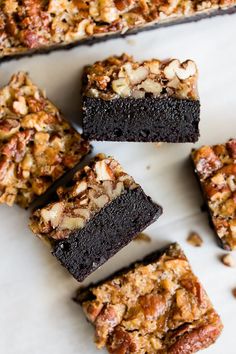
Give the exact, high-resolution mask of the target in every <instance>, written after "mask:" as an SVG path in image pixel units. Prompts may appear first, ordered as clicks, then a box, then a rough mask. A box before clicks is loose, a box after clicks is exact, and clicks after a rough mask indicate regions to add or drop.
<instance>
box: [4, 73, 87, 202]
mask: <svg viewBox="0 0 236 354" xmlns="http://www.w3.org/2000/svg"><path fill="white" fill-rule="evenodd" d="M90 150H91V146H90V144H89V142H87V141H86V140H85V139H84V138H83V137H82V136H81V135H80V134H79V133H78V132H77V131H76V130H75V129H74V128H72V126H71V125H70V124H69V123H68V122H67V121H66V120H65V119H64V118H63V116H62V115H61V113H60V111H59V110H58V108H57V107H55V106H54V105H53V104H52V103H51V102H50V101H49V100H48V99H47V97H46V94H45V92H43V91H42V90H40V89H39V88H38V87H37V86H36V85H35V84H33V82H32V81H31V80H30V78H29V76H28V75H27V74H26V73H23V72H20V73H18V74H16V75H13V77H12V78H11V80H10V82H9V84H8V85H7V86H5V87H3V88H1V89H0V204H1V203H6V204H8V205H10V206H11V205H13V204H14V203H17V204H19V205H20V206H21V207H28V206H29V204H30V203H31V202H33V201H34V200H35V199H36V198H37V197H38V196H40V195H42V194H43V193H45V192H46V191H47V190H48V188H49V187H50V186H51V185H52V184H53V183H54V182H55V181H56V180H58V179H59V178H60V177H62V176H63V175H64V173H66V172H67V171H69V170H70V169H72V168H73V167H75V166H76V165H77V164H78V163H79V162H80V161H81V159H82V158H83V157H84V156H86V155H87V154H88V153H89V152H90Z"/></svg>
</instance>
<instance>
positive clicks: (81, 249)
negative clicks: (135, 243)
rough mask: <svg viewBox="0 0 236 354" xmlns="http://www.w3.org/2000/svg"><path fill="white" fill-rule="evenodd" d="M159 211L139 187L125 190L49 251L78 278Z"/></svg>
mask: <svg viewBox="0 0 236 354" xmlns="http://www.w3.org/2000/svg"><path fill="white" fill-rule="evenodd" d="M161 214H162V208H161V207H160V206H159V205H157V204H155V203H154V202H153V201H152V200H151V198H150V197H148V196H146V194H145V193H144V192H143V190H142V188H141V187H138V188H135V189H133V190H127V191H125V193H123V194H121V195H120V196H119V197H117V198H116V199H114V200H113V201H112V202H111V203H109V204H108V205H107V206H105V207H104V208H103V209H101V210H100V212H98V213H97V214H96V215H95V216H94V217H93V218H92V219H91V220H89V221H88V222H87V223H86V225H85V226H84V227H83V228H82V229H80V230H76V231H73V232H72V233H71V234H70V236H69V237H68V238H67V239H66V240H61V241H58V242H56V243H55V245H54V246H53V250H52V254H53V255H54V256H55V257H56V258H57V259H58V260H59V261H60V262H61V264H62V265H63V266H64V267H65V268H67V269H68V270H69V272H70V273H71V274H72V275H73V276H74V277H75V278H76V279H77V280H78V281H83V280H84V279H85V278H86V277H87V276H88V275H90V274H91V273H92V272H94V271H95V270H96V269H97V268H98V267H100V266H101V265H102V264H104V263H105V262H106V261H107V260H108V259H109V258H110V257H112V256H113V255H114V254H115V253H117V252H118V251H119V250H120V249H121V248H123V247H124V246H126V245H127V244H128V243H129V242H130V241H131V240H132V239H133V238H134V237H135V236H136V235H137V234H138V233H139V232H141V231H142V230H144V229H145V228H146V227H147V226H148V225H150V224H151V223H153V222H154V221H155V220H156V219H157V218H158V217H159V216H160V215H161Z"/></svg>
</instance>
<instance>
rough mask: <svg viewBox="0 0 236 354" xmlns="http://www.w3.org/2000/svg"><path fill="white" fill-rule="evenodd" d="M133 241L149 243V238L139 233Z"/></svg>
mask: <svg viewBox="0 0 236 354" xmlns="http://www.w3.org/2000/svg"><path fill="white" fill-rule="evenodd" d="M134 241H138V242H139V241H144V242H151V237H150V236H148V235H147V234H145V233H143V232H141V234H138V235H137V236H136V237H135V238H134Z"/></svg>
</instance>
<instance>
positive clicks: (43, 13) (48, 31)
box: [0, 0, 236, 78]
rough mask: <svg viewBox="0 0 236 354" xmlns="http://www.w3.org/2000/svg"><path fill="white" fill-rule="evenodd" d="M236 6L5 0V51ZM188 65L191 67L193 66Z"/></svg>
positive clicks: (178, 0) (162, 0)
mask: <svg viewBox="0 0 236 354" xmlns="http://www.w3.org/2000/svg"><path fill="white" fill-rule="evenodd" d="M235 5H236V2H235V0H210V1H202V0H195V1H192V0H184V1H183V0H169V1H166V0H158V1H157V0H150V1H147V0H93V1H85V0H72V1H71V0H48V1H45V0H22V1H20V0H5V1H1V2H0V31H1V32H0V38H1V47H2V48H1V49H2V51H1V54H0V56H5V55H14V54H18V53H22V52H27V51H29V50H30V49H39V48H42V47H49V46H54V45H65V44H68V43H73V42H76V41H78V40H82V39H86V38H90V37H93V36H95V37H96V36H99V35H101V34H113V33H125V32H126V31H127V30H129V29H132V28H139V27H140V25H143V26H145V25H148V24H150V25H151V24H155V23H162V22H166V21H167V20H168V19H169V20H170V21H172V20H175V19H179V18H181V17H182V18H184V17H190V16H194V15H197V14H199V13H201V12H206V11H207V12H213V11H217V10H220V9H226V8H230V7H234V6H235ZM187 69H188V71H191V70H192V67H191V65H190V66H188V65H187ZM178 76H179V77H182V78H183V77H185V72H184V71H183V70H182V69H180V70H178Z"/></svg>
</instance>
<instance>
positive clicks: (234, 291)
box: [232, 288, 236, 297]
mask: <svg viewBox="0 0 236 354" xmlns="http://www.w3.org/2000/svg"><path fill="white" fill-rule="evenodd" d="M232 294H233V296H234V297H236V288H234V289H233V290H232Z"/></svg>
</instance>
